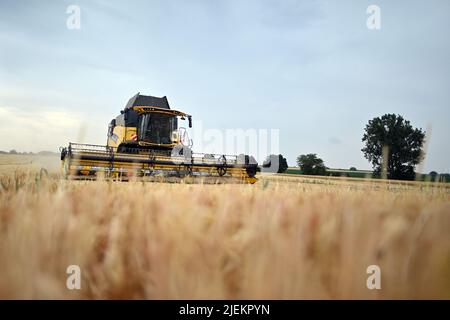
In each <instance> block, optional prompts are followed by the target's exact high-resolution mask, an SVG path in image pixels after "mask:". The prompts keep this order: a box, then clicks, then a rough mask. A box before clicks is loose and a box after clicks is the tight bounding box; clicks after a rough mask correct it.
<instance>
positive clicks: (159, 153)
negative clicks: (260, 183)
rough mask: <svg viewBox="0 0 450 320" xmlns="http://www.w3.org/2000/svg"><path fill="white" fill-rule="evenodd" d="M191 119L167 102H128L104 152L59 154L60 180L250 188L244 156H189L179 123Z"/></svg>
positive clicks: (79, 149) (82, 148)
mask: <svg viewBox="0 0 450 320" xmlns="http://www.w3.org/2000/svg"><path fill="white" fill-rule="evenodd" d="M186 119H187V120H188V124H189V127H192V117H191V115H188V114H186V113H184V112H181V111H177V110H172V109H170V107H169V103H168V101H167V98H166V97H163V98H157V97H152V96H143V95H140V94H139V93H138V94H137V95H135V96H134V97H132V98H131V99H130V100H129V101H128V103H127V105H126V107H125V108H124V110H122V111H121V114H120V115H119V116H117V117H116V118H115V119H113V120H112V121H111V122H110V124H109V127H108V139H107V145H106V146H100V145H89V144H79V143H69V146H68V147H65V148H61V161H62V172H63V175H64V176H65V177H67V178H69V179H95V178H99V177H104V178H112V179H118V180H129V179H131V178H142V179H146V180H149V181H164V182H172V181H173V182H175V181H181V180H182V181H186V182H191V181H192V182H194V181H195V182H197V181H198V180H200V181H201V182H209V183H221V182H241V183H255V182H256V181H257V179H256V178H255V175H256V171H257V167H258V163H257V162H256V160H255V159H254V158H253V157H252V156H248V155H243V154H241V155H238V156H232V155H217V154H201V153H194V152H193V151H192V150H191V147H192V140H190V139H189V138H188V136H187V130H186V129H185V128H184V127H179V126H178V121H179V120H186Z"/></svg>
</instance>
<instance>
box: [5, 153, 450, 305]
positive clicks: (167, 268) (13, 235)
mask: <svg viewBox="0 0 450 320" xmlns="http://www.w3.org/2000/svg"><path fill="white" fill-rule="evenodd" d="M6 157H8V158H6ZM24 157H25V158H24ZM26 157H29V158H26ZM42 167H44V168H45V169H46V170H45V171H42V170H41V168H42ZM58 168H59V158H58V157H52V156H48V157H43V156H42V157H33V156H23V155H20V156H12V155H11V156H10V155H2V156H0V182H1V183H0V275H1V276H0V298H63V299H72V298H75V299H76V298H150V299H153V298H155V299H165V298H169V299H200V298H204V299H225V298H227V299H228V298H230V299H235V298H236V299H253V298H254V299H259V298H261V299H302V298H325V299H343V298H355V299H380V298H385V299H390V298H394V299H396V298H413V299H414V298H443V299H449V298H450V187H449V186H448V184H439V183H423V182H408V183H406V182H392V181H389V182H386V181H382V180H371V179H352V178H347V179H344V178H331V177H328V178H327V177H321V178H317V177H308V176H294V175H267V176H266V175H265V176H260V181H258V182H257V183H256V184H255V185H189V184H161V183H143V182H139V181H135V182H128V183H121V182H110V181H98V182H90V181H66V180H63V179H60V178H59V176H58ZM74 264H75V265H79V266H80V268H81V272H82V281H81V286H82V289H81V290H68V289H67V288H66V279H67V276H68V275H67V274H66V268H67V266H69V265H74ZM369 265H378V266H380V268H381V279H382V280H381V286H382V288H381V290H369V289H368V288H367V286H366V280H367V277H368V276H369V275H368V274H367V273H366V269H367V267H368V266H369Z"/></svg>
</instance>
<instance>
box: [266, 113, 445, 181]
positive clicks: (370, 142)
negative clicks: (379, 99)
mask: <svg viewBox="0 0 450 320" xmlns="http://www.w3.org/2000/svg"><path fill="white" fill-rule="evenodd" d="M362 142H364V147H363V148H362V149H361V151H362V152H363V155H364V157H365V158H366V159H367V160H369V162H370V163H371V164H372V167H373V177H375V178H377V177H380V178H387V179H397V180H414V179H420V180H432V181H450V174H448V173H443V174H438V173H437V172H436V171H431V172H430V173H429V174H428V175H426V174H425V175H422V174H419V173H416V172H415V167H416V166H417V165H418V164H420V163H421V162H422V160H423V159H424V157H425V155H424V150H423V145H424V142H425V131H423V130H422V129H420V128H414V127H413V126H412V125H411V123H410V122H409V121H408V120H405V119H404V118H403V117H402V116H401V115H396V114H385V115H383V116H381V117H375V118H373V119H372V120H369V122H368V123H367V125H366V127H365V129H364V135H363V137H362ZM270 157H279V160H280V161H279V162H280V163H281V160H283V159H284V160H283V161H285V158H284V157H283V156H282V155H281V154H280V155H278V156H275V155H271V156H269V157H268V158H267V159H266V161H265V162H264V164H263V167H264V165H266V166H267V165H268V164H270V162H271V161H270ZM283 164H284V162H283ZM297 166H298V167H299V169H300V172H301V173H302V174H306V175H347V176H355V175H356V174H357V171H358V170H357V169H356V167H350V168H349V170H348V171H351V172H355V173H350V172H345V170H330V169H328V168H327V167H326V166H325V164H324V161H323V160H322V159H321V158H319V157H318V156H317V154H315V153H309V154H302V155H299V156H298V157H297ZM286 169H287V162H286V164H285V166H284V165H283V166H281V165H280V171H279V172H284V171H285V170H286ZM360 175H361V173H360Z"/></svg>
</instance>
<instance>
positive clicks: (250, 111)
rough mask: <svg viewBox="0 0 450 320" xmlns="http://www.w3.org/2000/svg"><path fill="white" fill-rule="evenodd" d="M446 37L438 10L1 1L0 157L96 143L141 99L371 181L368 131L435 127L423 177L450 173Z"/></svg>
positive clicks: (447, 6)
mask: <svg viewBox="0 0 450 320" xmlns="http://www.w3.org/2000/svg"><path fill="white" fill-rule="evenodd" d="M72 4H75V5H78V6H80V8H81V29H80V30H69V29H67V28H66V20H67V18H68V14H67V13H66V9H67V6H69V5H72ZM371 4H376V5H378V6H379V7H380V9H381V29H380V30H369V29H368V28H367V27H366V20H367V18H368V16H369V15H368V14H367V13H366V9H367V7H368V6H369V5H371ZM448 30H450V2H449V1H444V0H442V1H364V0H354V1H349V0H346V1H292V0H286V1H269V0H258V1H257V0H250V1H237V0H236V1H235V0H229V1H206V0H204V1H199V0H196V1H0V117H1V126H0V134H1V135H2V136H3V137H8V139H2V140H1V141H0V150H9V149H12V148H15V149H18V150H21V151H39V150H44V149H45V150H54V151H57V149H58V147H59V146H61V145H65V144H67V142H68V141H76V140H81V141H83V142H89V143H98V144H103V143H105V135H106V128H107V123H108V122H109V121H110V119H112V118H113V117H114V116H116V115H117V114H118V112H119V110H120V109H121V108H123V106H124V105H125V103H126V102H127V100H128V99H129V98H130V97H131V96H133V95H134V94H135V93H137V92H138V91H139V92H141V93H142V94H149V95H155V96H164V95H166V96H167V97H168V98H169V101H170V103H171V105H172V107H174V108H176V109H181V110H184V111H186V112H188V113H190V114H193V115H194V118H195V119H197V120H201V121H202V124H203V127H206V128H217V129H222V130H224V129H226V128H243V129H246V128H255V129H272V128H275V129H279V130H280V152H281V153H282V154H284V155H285V156H286V157H287V159H288V163H289V164H290V165H294V164H295V158H296V156H297V155H299V154H304V153H317V154H318V155H319V156H320V157H321V158H323V159H324V161H325V164H326V165H327V166H329V167H334V168H337V167H339V168H348V167H350V166H356V167H357V168H361V169H368V168H370V164H369V163H368V162H367V160H365V159H364V157H363V156H362V153H361V151H360V149H361V148H362V142H361V137H362V135H363V129H364V127H365V124H366V123H367V121H368V120H369V119H371V118H373V117H375V116H380V115H382V114H384V113H399V114H401V115H403V116H404V117H405V118H406V119H409V120H410V121H411V123H412V124H413V125H414V126H417V127H422V128H423V129H427V128H431V129H432V130H431V132H432V134H431V137H430V139H429V144H428V149H427V151H428V156H427V159H426V162H425V167H424V171H430V170H437V171H439V172H450V161H449V156H450V144H449V143H448V140H449V138H448V137H449V136H450V127H449V125H448V122H449V119H450V117H449V116H450V108H449V107H450V106H449V101H450V90H449V88H450V64H449V57H450V40H449V39H450V38H449V37H448ZM194 149H195V141H194ZM195 151H198V152H201V151H203V150H195Z"/></svg>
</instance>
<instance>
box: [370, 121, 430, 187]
mask: <svg viewBox="0 0 450 320" xmlns="http://www.w3.org/2000/svg"><path fill="white" fill-rule="evenodd" d="M424 140H425V132H424V131H422V129H417V128H413V127H412V126H411V124H410V122H409V121H407V120H405V119H403V117H402V116H400V115H395V114H385V115H383V116H382V117H377V118H374V119H372V120H369V123H368V124H367V125H366V128H365V132H364V136H363V138H362V141H363V142H364V143H365V147H364V148H363V149H361V151H362V152H363V153H364V157H365V158H366V159H367V160H369V161H370V162H371V163H372V166H373V169H374V175H375V176H380V175H381V171H382V167H383V153H384V157H386V160H387V163H386V166H385V168H386V171H387V177H388V178H389V179H403V180H413V179H414V177H415V173H414V167H415V166H416V165H417V164H419V163H420V161H421V160H422V158H423V154H422V146H423V142H424Z"/></svg>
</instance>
